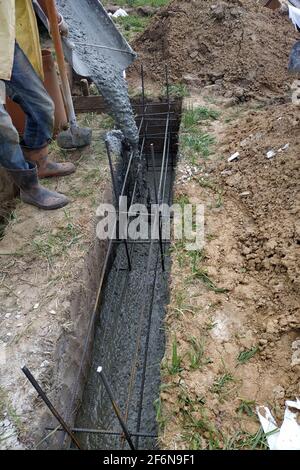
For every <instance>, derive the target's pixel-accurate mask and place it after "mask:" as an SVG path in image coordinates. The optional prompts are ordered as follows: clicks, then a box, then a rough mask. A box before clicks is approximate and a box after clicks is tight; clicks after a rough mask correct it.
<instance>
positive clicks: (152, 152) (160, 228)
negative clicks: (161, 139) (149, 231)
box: [151, 144, 165, 271]
mask: <svg viewBox="0 0 300 470" xmlns="http://www.w3.org/2000/svg"><path fill="white" fill-rule="evenodd" d="M151 157H152V173H153V184H154V192H155V202H156V205H157V210H158V234H159V248H160V257H161V267H162V270H163V271H165V254H164V247H163V240H162V223H161V222H162V218H161V212H160V208H159V201H158V192H157V184H156V175H155V151H154V145H153V144H151ZM156 220H157V214H155V217H154V226H155V225H156Z"/></svg>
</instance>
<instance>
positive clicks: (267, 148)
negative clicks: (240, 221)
mask: <svg viewBox="0 0 300 470" xmlns="http://www.w3.org/2000/svg"><path fill="white" fill-rule="evenodd" d="M227 142H228V144H227V145H226V144H225V147H224V151H225V152H226V154H227V153H229V154H230V153H234V152H236V151H238V152H239V153H240V159H239V161H238V162H236V163H231V164H226V165H224V167H225V168H224V170H223V173H222V174H223V180H224V181H223V183H225V188H226V190H227V191H229V192H230V193H234V194H236V195H238V197H239V199H240V200H241V202H242V204H243V206H244V207H245V208H246V210H247V212H248V214H249V215H250V216H251V218H252V219H253V221H254V222H255V225H256V229H255V231H254V232H252V231H251V230H248V231H247V230H246V231H245V233H244V235H243V236H242V237H241V242H242V243H243V254H244V255H245V257H246V259H247V265H248V269H250V270H251V269H252V270H256V271H259V272H260V273H264V274H265V275H266V276H267V279H268V281H267V282H269V283H270V284H272V283H273V281H272V279H273V278H274V279H275V278H276V277H278V276H280V275H283V276H284V277H285V281H286V286H285V289H284V291H283V292H282V294H284V295H285V296H286V297H287V298H286V302H285V304H286V313H287V312H288V311H290V312H292V311H293V310H295V307H296V306H297V305H294V304H293V305H290V300H291V299H292V296H291V295H288V289H287V285H288V286H289V288H290V289H291V291H294V292H299V289H300V271H299V245H300V224H299V220H300V219H299V216H300V203H299V201H300V198H299V190H300V188H299V168H300V165H299V145H300V110H299V107H297V106H295V105H292V104H287V105H281V106H273V107H272V108H267V109H266V110H264V111H260V112H257V111H253V112H250V113H248V114H247V117H244V118H243V119H240V120H239V121H238V123H235V124H233V125H232V126H230V128H229V130H228V134H227ZM272 154H273V156H272ZM268 157H269V158H268ZM270 157H271V158H270ZM267 279H266V280H267ZM275 287H276V289H275V291H276V292H280V291H282V288H281V287H280V285H277V284H276V283H275ZM298 307H299V305H298Z"/></svg>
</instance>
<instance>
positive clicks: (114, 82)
mask: <svg viewBox="0 0 300 470" xmlns="http://www.w3.org/2000/svg"><path fill="white" fill-rule="evenodd" d="M57 5H58V8H59V11H60V13H61V14H62V15H63V16H64V18H65V20H66V22H67V24H68V27H69V36H68V38H65V39H64V45H65V54H66V56H67V58H68V61H69V63H71V64H72V65H73V68H74V69H75V71H76V72H77V73H78V74H79V75H81V76H86V77H90V78H91V79H92V80H93V82H94V83H95V85H96V86H97V88H98V90H99V91H100V93H101V94H102V96H103V97H104V99H105V101H106V103H107V105H108V107H109V109H110V110H111V113H112V114H113V116H114V118H115V122H116V126H117V128H118V129H120V130H121V131H122V132H123V134H124V136H125V138H126V140H127V141H128V142H129V143H130V144H131V146H132V147H133V148H134V149H136V147H137V144H138V130H137V127H136V124H135V119H134V114H133V111H132V107H131V104H130V100H129V96H128V88H127V82H126V80H125V79H124V77H123V72H124V71H125V70H126V68H127V67H128V66H129V65H130V64H131V63H132V62H133V61H134V59H135V58H136V54H135V53H134V51H133V50H132V49H131V47H130V46H129V44H128V43H127V42H126V40H125V39H124V37H123V36H122V35H121V34H120V32H119V31H118V30H117V29H116V27H115V25H114V23H113V21H112V20H111V19H110V18H109V16H108V15H107V13H106V11H105V9H104V8H103V7H102V5H101V3H100V2H99V1H98V0H72V1H66V0H57Z"/></svg>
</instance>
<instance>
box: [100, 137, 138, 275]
mask: <svg viewBox="0 0 300 470" xmlns="http://www.w3.org/2000/svg"><path fill="white" fill-rule="evenodd" d="M105 145H106V151H107V156H108V161H109V168H110V174H111V180H112V185H113V190H114V193H115V199H116V205H117V206H118V204H119V194H118V189H117V184H116V180H115V174H114V168H113V164H112V158H111V153H110V148H109V143H108V140H105ZM118 212H119V211H118ZM123 242H124V246H125V251H126V257H127V262H128V269H129V271H132V264H131V259H130V254H129V249H128V244H127V240H125V239H124V240H123Z"/></svg>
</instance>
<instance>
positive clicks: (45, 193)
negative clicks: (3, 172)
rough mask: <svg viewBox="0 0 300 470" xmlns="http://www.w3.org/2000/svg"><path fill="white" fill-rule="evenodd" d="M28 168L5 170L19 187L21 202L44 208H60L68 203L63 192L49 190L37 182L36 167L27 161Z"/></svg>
mask: <svg viewBox="0 0 300 470" xmlns="http://www.w3.org/2000/svg"><path fill="white" fill-rule="evenodd" d="M29 166H30V168H29V169H28V170H7V171H8V173H9V174H10V176H11V177H12V179H13V181H14V182H15V184H16V185H17V186H18V187H19V188H20V197H21V200H22V201H23V202H26V203H27V204H31V205H33V206H36V207H39V208H40V209H44V210H54V209H60V208H61V207H64V206H66V205H67V204H68V203H69V199H68V198H67V197H66V196H64V195H63V194H60V193H56V192H55V191H49V190H48V189H46V188H43V186H41V185H40V184H39V181H38V175H37V167H36V165H33V164H31V163H29Z"/></svg>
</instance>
